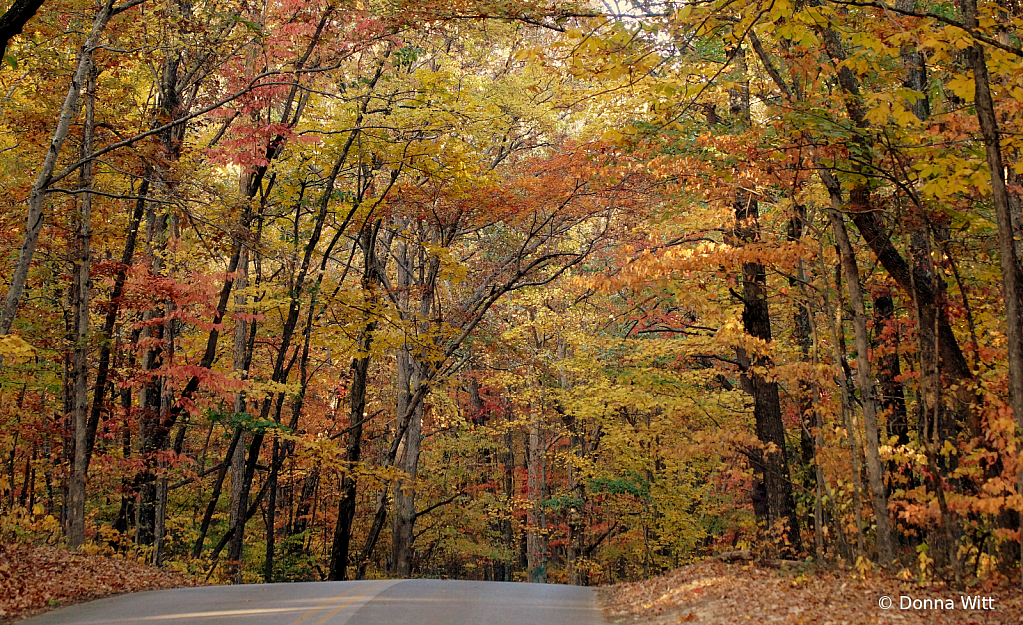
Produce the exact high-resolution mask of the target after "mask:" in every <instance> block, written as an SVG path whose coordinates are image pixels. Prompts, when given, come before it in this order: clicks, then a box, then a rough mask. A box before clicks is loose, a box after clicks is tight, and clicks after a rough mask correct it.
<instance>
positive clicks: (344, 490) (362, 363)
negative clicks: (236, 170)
mask: <svg viewBox="0 0 1023 625" xmlns="http://www.w3.org/2000/svg"><path fill="white" fill-rule="evenodd" d="M380 223H381V222H380V221H379V220H378V221H377V222H376V223H375V224H372V225H366V226H364V227H363V228H362V232H360V234H359V245H360V247H362V253H363V258H364V259H365V262H364V265H363V273H362V281H361V282H362V296H363V305H362V310H363V317H362V324H363V325H362V331H361V333H360V335H359V339H358V352H357V353H358V354H359V356H358V357H356V358H354V359H352V367H351V368H352V384H351V387H350V388H349V392H348V397H349V406H350V411H349V417H348V423H349V431H348V442H347V446H346V448H345V475H344V477H343V478H342V480H341V501H340V502H339V503H338V512H337V525H336V526H335V528H334V541H333V545H332V547H331V552H330V572H329V573H328V574H327V579H328V580H330V581H338V580H346V579H348V554H349V551H350V548H351V542H352V524H353V522H354V520H355V507H356V503H357V500H356V496H357V490H356V489H357V485H358V478H357V476H356V475H355V470H356V467H357V465H358V463H359V461H360V460H361V459H362V426H363V423H364V422H365V419H366V389H367V382H368V378H369V365H370V362H371V360H372V356H371V354H370V350H371V348H372V346H373V333H374V332H375V330H376V325H377V321H376V320H377V317H376V314H377V313H376V307H377V305H378V304H379V287H380V278H379V275H378V273H377V259H376V238H377V233H378V232H379V229H380Z"/></svg>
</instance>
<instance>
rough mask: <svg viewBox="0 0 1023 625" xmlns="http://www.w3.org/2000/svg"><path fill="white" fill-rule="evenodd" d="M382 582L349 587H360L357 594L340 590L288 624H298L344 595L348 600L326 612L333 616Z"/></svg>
mask: <svg viewBox="0 0 1023 625" xmlns="http://www.w3.org/2000/svg"><path fill="white" fill-rule="evenodd" d="M386 581H387V580H384V582H386ZM384 582H379V583H376V584H363V585H362V586H356V587H355V588H353V589H351V590H360V589H361V590H362V592H360V593H359V594H357V595H348V592H349V591H348V590H346V591H345V592H342V593H341V594H340V595H337V596H336V597H331V598H330V599H328V600H327V601H325V602H323V603H321V604H320V605H318V606H316V607H315V608H312V609H311V610H309V611H308V612H306V613H305V614H303V615H302V616H300V617H299V618H298V620H296V621H293V622H292V623H291V624H290V625H299V623H301V622H302V621H304V620H306V619H307V618H309V617H310V616H313V615H314V614H316V613H317V612H319V611H320V610H322V609H324V608H328V607H330V606H331V605H333V604H335V603H337V602H338V601H340V600H342V599H344V598H346V597H347V598H348V599H349V600H348V601H346V602H345V603H343V604H341V607H339V608H338V609H337V610H335V611H334V612H332V613H330V614H328V615H327V618H330V617H331V616H333V615H334V614H336V613H337V612H338V611H340V610H341V608H344V607H345V606H347V605H349V604H350V603H351V602H352V601H354V600H355V599H358V598H359V597H361V596H363V595H364V594H366V593H367V592H369V591H370V590H373V589H374V588H376V587H378V586H380V585H381V583H384ZM325 620H326V618H325V619H323V620H320V621H319V622H318V623H316V624H315V625H322V623H323V622H324V621H325Z"/></svg>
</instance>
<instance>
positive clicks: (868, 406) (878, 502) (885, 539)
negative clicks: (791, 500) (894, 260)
mask: <svg viewBox="0 0 1023 625" xmlns="http://www.w3.org/2000/svg"><path fill="white" fill-rule="evenodd" d="M832 203H833V204H834V205H836V206H833V207H832V209H831V210H830V211H828V218H829V219H830V220H831V227H832V229H833V230H834V233H835V241H836V242H837V243H838V249H839V255H840V256H841V262H842V268H843V270H844V272H845V282H846V288H847V289H848V291H849V302H850V304H851V305H852V312H853V333H854V335H855V338H856V385H857V386H858V387H859V390H860V401H861V403H862V404H863V420H864V428H865V429H864V431H865V432H866V437H865V439H864V440H865V445H864V452H865V455H866V459H867V478H868V481H869V483H870V493H871V500H872V502H873V505H874V520H875V522H876V524H877V550H878V556H879V557H880V559H881V565H882V566H889V565H891V563H892V557H893V555H894V549H893V545H892V533H891V523H890V520H889V516H888V492H887V490H886V488H885V485H884V476H883V470H884V469H883V465H882V464H881V456H880V452H879V446H880V442H879V440H878V431H877V430H878V425H877V404H876V402H875V399H874V380H873V377H872V375H871V371H870V338H869V336H868V334H867V313H866V310H865V306H864V303H863V291H862V289H861V288H860V270H859V268H858V267H857V264H856V256H855V251H854V250H853V248H852V244H851V243H850V242H849V235H848V233H847V232H846V229H845V223H844V222H843V221H842V216H841V214H840V213H839V212H838V210H837V205H838V204H840V203H841V197H832Z"/></svg>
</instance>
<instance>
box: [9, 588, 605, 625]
mask: <svg viewBox="0 0 1023 625" xmlns="http://www.w3.org/2000/svg"><path fill="white" fill-rule="evenodd" d="M603 623H604V620H603V619H602V618H601V616H600V610H599V609H598V608H597V605H596V600H595V593H594V591H593V589H591V588H580V587H577V586H559V585H555V584H515V583H504V582H462V581H443V580H428V579H423V580H384V581H367V582H321V583H301V584H259V585H247V586H207V587H203V588H178V589H175V590H154V591H150V592H142V593H135V594H131V595H124V596H121V597H113V598H111V599H100V600H99V601H92V602H89V603H83V604H79V605H73V606H68V607H66V608H61V609H59V610H55V611H53V612H49V613H47V614H44V615H42V616H37V617H36V618H33V619H29V620H27V621H22V623H21V624H19V625H100V624H103V625H128V624H138V625H205V624H210V625H602V624H603Z"/></svg>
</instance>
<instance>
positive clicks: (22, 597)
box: [0, 544, 199, 625]
mask: <svg viewBox="0 0 1023 625" xmlns="http://www.w3.org/2000/svg"><path fill="white" fill-rule="evenodd" d="M197 585H199V584H198V583H197V582H195V581H193V580H191V579H188V578H186V577H184V576H182V575H179V574H178V573H174V572H172V571H167V570H163V569H159V568H156V567H152V566H147V565H145V564H141V563H139V562H135V561H133V560H124V559H119V558H110V557H104V556H96V555H85V554H81V553H72V552H70V551H65V550H63V549H57V548H52V547H51V548H35V547H26V546H20V545H4V544H0V625H7V624H9V623H14V622H16V621H19V620H22V619H26V618H29V617H32V616H36V615H38V614H41V613H43V612H47V611H49V610H53V609H55V608H58V607H62V606H65V605H71V604H74V603H82V602H84V601H91V600H93V599H100V598H103V597H110V596H113V595H120V594H124V593H129V592H138V591H141V590H161V589H164V588H178V587H181V586H197Z"/></svg>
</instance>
